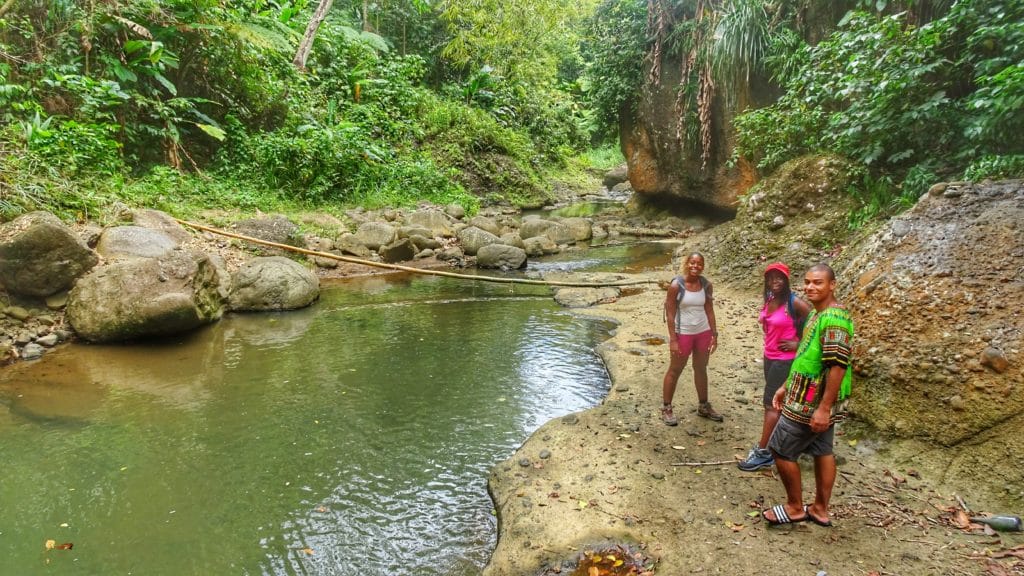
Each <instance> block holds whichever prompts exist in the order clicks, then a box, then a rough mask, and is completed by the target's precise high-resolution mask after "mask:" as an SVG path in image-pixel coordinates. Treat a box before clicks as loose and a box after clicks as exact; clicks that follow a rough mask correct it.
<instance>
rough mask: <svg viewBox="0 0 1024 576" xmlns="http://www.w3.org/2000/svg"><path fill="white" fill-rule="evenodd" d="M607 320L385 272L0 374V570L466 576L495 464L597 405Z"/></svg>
mask: <svg viewBox="0 0 1024 576" xmlns="http://www.w3.org/2000/svg"><path fill="white" fill-rule="evenodd" d="M670 251H671V246H669V245H659V244H641V245H635V246H615V247H606V248H600V249H593V250H591V251H588V252H583V253H580V255H579V256H581V258H576V259H575V260H574V259H572V258H564V257H563V258H560V259H557V260H554V261H548V262H542V263H539V264H536V265H534V269H535V270H538V269H545V268H552V267H555V268H567V267H568V268H571V269H576V268H579V267H581V266H582V267H584V268H586V269H595V270H596V269H609V268H611V269H621V268H622V267H625V266H626V264H627V263H629V262H633V261H637V260H639V261H641V262H644V263H646V264H649V265H650V266H652V267H653V266H658V265H663V264H665V263H666V262H667V260H668V254H669V253H670ZM581 261H582V262H584V264H582V265H581V264H580V262H581ZM574 262H575V263H574ZM612 328H613V326H611V325H610V324H609V323H607V322H601V321H595V320H585V319H581V318H579V317H577V316H575V315H573V314H571V313H569V312H568V311H566V310H565V309H562V308H559V307H558V306H557V305H556V304H554V303H553V301H552V299H551V297H550V291H549V290H548V289H546V288H543V287H522V286H514V287H510V286H509V285H505V284H490V283H471V282H464V281H457V280H450V279H439V278H433V277H423V276H415V277H413V276H404V275H387V276H372V277H365V278H359V279H354V280H348V281H345V282H340V283H337V284H334V285H329V286H325V287H324V290H323V293H322V296H321V299H320V300H319V301H318V302H317V303H316V304H315V305H314V306H312V307H310V308H308V309H305V310H300V311H295V312H288V313H270V314H247V315H229V316H227V317H226V318H225V319H224V320H222V321H221V322H219V323H217V324H215V325H213V326H210V327H208V328H206V329H204V330H201V331H198V332H196V333H193V334H190V335H187V336H184V337H179V338H175V339H169V340H166V341H160V342H148V343H144V344H133V345H125V346H95V345H91V346H90V345H72V346H66V347H63V348H61V349H59V350H57V351H54V352H52V353H50V354H48V355H46V356H45V357H44V358H43V359H42V360H41V361H37V362H30V363H28V362H27V363H23V364H19V365H14V366H12V367H8V368H5V369H4V370H3V371H2V373H0V438H2V441H0V461H2V462H3V463H4V465H5V471H4V474H3V479H2V480H0V503H2V504H0V558H3V560H2V561H0V573H3V574H44V573H51V572H54V571H56V572H58V573H62V574H145V575H153V574H173V575H180V574H361V575H372V576H377V575H380V576H384V575H401V574H416V575H438V576H464V575H471V574H478V573H479V571H480V569H481V568H482V566H483V565H484V564H485V563H486V562H487V558H488V556H489V554H490V552H491V549H492V548H493V545H494V540H495V536H496V534H495V533H496V521H495V518H494V516H493V512H492V505H491V502H490V499H489V497H488V495H487V492H486V476H487V472H488V470H489V468H490V467H491V466H493V465H494V464H495V463H496V462H498V461H500V460H502V459H505V458H507V457H508V456H509V455H510V454H511V453H512V452H513V451H514V450H515V448H516V447H517V446H518V445H519V444H520V443H522V441H523V440H524V439H525V438H526V437H527V436H528V435H529V433H530V432H532V431H533V430H535V429H536V428H537V427H539V426H540V425H541V424H542V423H544V422H545V421H547V420H549V419H551V418H555V417H558V416H561V415H564V414H567V413H570V412H574V411H578V410H582V409H585V408H587V407H590V406H593V405H595V404H596V403H598V402H599V401H600V399H601V398H602V397H603V396H604V394H605V392H606V390H607V388H608V386H609V381H608V376H607V373H606V372H605V369H604V367H603V365H602V363H601V361H600V359H599V358H598V357H597V356H596V354H595V352H594V346H595V345H596V344H597V343H598V342H600V341H601V340H602V339H603V338H604V337H606V335H607V334H608V331H609V330H611V329H612ZM47 540H53V541H54V542H53V543H54V544H56V545H57V546H58V547H59V546H60V545H61V544H65V543H71V544H73V547H72V548H71V549H70V550H61V549H51V550H47V549H46V546H45V543H46V541H47Z"/></svg>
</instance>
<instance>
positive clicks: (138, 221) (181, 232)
mask: <svg viewBox="0 0 1024 576" xmlns="http://www.w3.org/2000/svg"><path fill="white" fill-rule="evenodd" d="M132 223H134V224H135V225H136V226H141V227H143V228H151V229H153V230H159V231H161V232H163V233H164V234H166V235H168V236H170V237H171V238H172V239H173V240H174V241H175V242H177V243H178V244H181V243H183V242H187V241H189V240H190V239H191V238H192V235H191V234H189V232H188V230H186V229H185V228H184V227H183V226H182V225H181V224H178V221H177V220H175V219H174V217H172V216H171V215H170V214H168V213H166V212H161V211H160V210H152V209H149V208H140V209H138V210H132Z"/></svg>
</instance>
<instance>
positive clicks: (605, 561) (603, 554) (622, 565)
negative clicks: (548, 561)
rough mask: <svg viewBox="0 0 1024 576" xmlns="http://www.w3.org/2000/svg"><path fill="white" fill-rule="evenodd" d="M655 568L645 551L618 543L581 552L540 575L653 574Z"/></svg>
mask: <svg viewBox="0 0 1024 576" xmlns="http://www.w3.org/2000/svg"><path fill="white" fill-rule="evenodd" d="M653 569H654V562H653V561H652V560H651V559H650V558H648V557H647V556H646V555H645V554H644V553H643V552H641V551H639V550H633V549H631V548H630V547H629V546H625V545H622V544H616V545H613V546H607V547H605V548H600V549H595V550H586V551H584V552H581V553H580V554H578V555H577V556H576V557H575V558H573V559H571V560H565V561H562V562H559V563H558V564H557V565H555V566H554V567H551V568H547V569H545V570H544V572H541V574H540V576H554V575H556V574H557V575H566V576H651V575H652V574H654V572H653Z"/></svg>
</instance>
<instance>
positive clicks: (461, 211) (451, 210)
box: [444, 204, 466, 220]
mask: <svg viewBox="0 0 1024 576" xmlns="http://www.w3.org/2000/svg"><path fill="white" fill-rule="evenodd" d="M444 211H445V213H446V214H448V215H449V216H451V217H452V218H455V219H456V220H462V219H463V218H465V217H466V209H465V208H463V207H462V206H460V205H458V204H449V205H447V206H445V207H444Z"/></svg>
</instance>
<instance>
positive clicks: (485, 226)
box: [467, 214, 501, 236]
mask: <svg viewBox="0 0 1024 576" xmlns="http://www.w3.org/2000/svg"><path fill="white" fill-rule="evenodd" d="M467 224H469V225H470V226H476V227H477V228H479V229H481V230H484V231H487V232H490V233H491V234H494V235H495V236H501V226H500V225H499V224H498V222H497V221H496V220H495V219H494V218H490V217H487V216H481V215H479V214H477V215H476V216H473V217H472V218H470V219H469V222H467Z"/></svg>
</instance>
